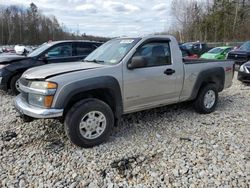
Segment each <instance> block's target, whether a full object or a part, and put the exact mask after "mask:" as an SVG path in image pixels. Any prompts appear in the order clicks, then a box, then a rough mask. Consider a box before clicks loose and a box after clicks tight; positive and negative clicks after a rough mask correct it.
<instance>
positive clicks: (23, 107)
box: [15, 95, 63, 119]
mask: <svg viewBox="0 0 250 188" xmlns="http://www.w3.org/2000/svg"><path fill="white" fill-rule="evenodd" d="M15 107H16V109H17V111H18V112H19V113H20V114H22V115H26V116H29V117H33V118H41V119H45V118H55V117H61V116H62V115H63V109H45V108H39V107H35V106H31V105H30V104H28V103H27V102H26V101H25V100H23V99H22V97H21V95H18V96H17V97H16V98H15Z"/></svg>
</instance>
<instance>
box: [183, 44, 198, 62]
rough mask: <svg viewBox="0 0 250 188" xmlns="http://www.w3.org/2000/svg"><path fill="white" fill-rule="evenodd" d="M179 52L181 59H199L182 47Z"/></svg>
mask: <svg viewBox="0 0 250 188" xmlns="http://www.w3.org/2000/svg"><path fill="white" fill-rule="evenodd" d="M180 50H181V53H182V57H183V58H185V59H198V58H199V56H198V55H197V54H192V53H191V52H190V51H189V50H187V49H184V48H182V46H180Z"/></svg>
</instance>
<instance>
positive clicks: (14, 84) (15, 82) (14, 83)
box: [10, 74, 22, 95]
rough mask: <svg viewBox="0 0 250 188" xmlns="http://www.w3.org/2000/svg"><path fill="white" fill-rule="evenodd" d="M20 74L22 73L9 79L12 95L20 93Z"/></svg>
mask: <svg viewBox="0 0 250 188" xmlns="http://www.w3.org/2000/svg"><path fill="white" fill-rule="evenodd" d="M21 76H22V74H18V75H15V76H13V77H12V78H11V80H10V90H11V93H12V94H13V95H18V94H19V93H20V88H19V78H20V77H21Z"/></svg>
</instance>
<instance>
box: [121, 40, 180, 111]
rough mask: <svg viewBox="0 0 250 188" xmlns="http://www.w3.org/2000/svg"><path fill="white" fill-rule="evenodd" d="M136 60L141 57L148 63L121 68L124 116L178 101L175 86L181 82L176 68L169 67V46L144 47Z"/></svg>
mask: <svg viewBox="0 0 250 188" xmlns="http://www.w3.org/2000/svg"><path fill="white" fill-rule="evenodd" d="M136 56H142V57H143V58H144V59H146V61H147V62H146V65H145V67H141V68H136V69H132V70H129V69H127V68H124V75H123V80H124V83H123V86H124V111H125V113H128V112H133V111H137V110H142V109H147V108H151V107H156V106H161V105H164V104H169V103H173V102H176V101H178V99H179V88H178V89H177V87H176V82H177V79H180V78H177V76H176V72H175V71H176V70H175V69H176V67H175V65H174V64H173V63H172V58H171V51H170V42H169V41H154V42H149V43H145V44H143V45H142V46H141V47H139V48H138V49H137V52H136V53H135V54H134V55H133V57H136ZM133 57H132V58H133ZM129 63H130V62H129ZM177 90H178V91H177Z"/></svg>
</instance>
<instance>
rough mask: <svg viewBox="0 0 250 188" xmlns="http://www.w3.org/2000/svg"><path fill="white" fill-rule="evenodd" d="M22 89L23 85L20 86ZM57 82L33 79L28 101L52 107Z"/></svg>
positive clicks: (40, 105) (32, 103)
mask: <svg viewBox="0 0 250 188" xmlns="http://www.w3.org/2000/svg"><path fill="white" fill-rule="evenodd" d="M20 88H21V90H22V86H21V87H20ZM56 89H57V84H56V83H54V82H44V81H31V83H30V85H29V87H28V88H27V87H26V88H24V91H25V90H26V91H27V90H28V91H27V93H28V102H29V104H31V105H34V106H39V107H45V108H50V107H51V106H52V102H53V98H54V94H55V93H56Z"/></svg>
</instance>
